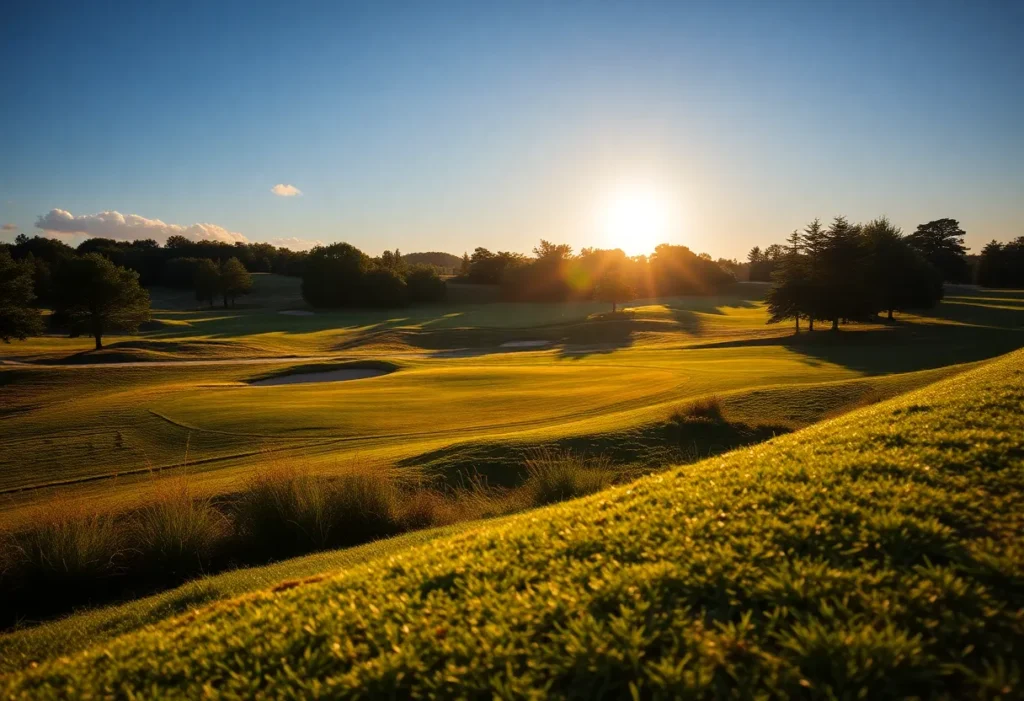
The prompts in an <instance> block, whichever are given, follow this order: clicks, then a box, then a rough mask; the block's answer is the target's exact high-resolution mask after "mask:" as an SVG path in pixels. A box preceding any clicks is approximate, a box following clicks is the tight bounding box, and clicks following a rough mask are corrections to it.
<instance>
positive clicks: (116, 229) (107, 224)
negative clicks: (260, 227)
mask: <svg viewBox="0 0 1024 701" xmlns="http://www.w3.org/2000/svg"><path fill="white" fill-rule="evenodd" d="M36 228H38V229H42V230H43V231H45V232H46V233H47V234H72V235H73V234H84V235H85V236H89V237H99V238H107V239H115V240H118V241H134V240H136V239H154V240H155V241H156V242H157V243H160V244H163V243H165V242H166V241H167V238H168V237H169V236H184V237H185V238H187V239H190V240H192V241H222V242H224V243H236V242H241V243H247V242H248V239H247V238H246V237H245V236H243V235H242V234H240V233H238V232H237V231H228V230H227V229H225V228H224V227H223V226H218V225H216V224H192V225H190V226H182V225H181V224H167V223H165V222H162V221H160V220H159V219H146V218H145V217H140V216H139V215H138V214H121V213H120V212H100V213H99V214H79V215H78V216H75V215H73V214H72V213H71V212H68V211H66V210H63V209H51V210H50V211H49V212H48V213H47V214H45V215H44V216H41V217H39V218H38V219H36Z"/></svg>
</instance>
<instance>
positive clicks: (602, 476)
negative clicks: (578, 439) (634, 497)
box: [523, 450, 615, 506]
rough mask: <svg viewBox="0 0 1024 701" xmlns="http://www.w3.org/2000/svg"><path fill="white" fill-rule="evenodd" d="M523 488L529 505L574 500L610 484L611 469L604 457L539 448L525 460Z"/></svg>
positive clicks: (612, 471)
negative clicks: (524, 482)
mask: <svg viewBox="0 0 1024 701" xmlns="http://www.w3.org/2000/svg"><path fill="white" fill-rule="evenodd" d="M526 470H527V474H528V477H527V480H526V484H525V485H523V491H524V492H525V493H526V495H527V496H528V498H529V500H530V503H531V505H533V506H543V505H544V504H551V503H554V502H557V501H565V500H567V499H575V498H576V497H581V496H585V495H587V494H591V493H593V492H597V491H600V490H602V489H604V488H606V487H608V486H610V485H611V483H612V481H613V478H614V474H615V473H614V469H613V467H612V463H611V460H609V459H608V458H607V457H605V456H598V457H583V456H580V455H576V454H574V453H572V452H571V451H564V452H562V451H556V450H542V451H539V452H537V453H535V454H534V455H533V456H532V457H530V458H529V459H528V460H527V461H526Z"/></svg>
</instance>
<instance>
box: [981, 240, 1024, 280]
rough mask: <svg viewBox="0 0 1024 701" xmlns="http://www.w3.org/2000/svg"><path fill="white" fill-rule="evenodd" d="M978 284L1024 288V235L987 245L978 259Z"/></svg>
mask: <svg viewBox="0 0 1024 701" xmlns="http://www.w3.org/2000/svg"><path fill="white" fill-rule="evenodd" d="M978 284H979V285H983V286H985V287H1008V288H1013V289H1022V288H1024V236H1018V237H1017V238H1015V239H1014V240H1012V241H1010V242H1009V243H999V242H998V241H991V242H989V243H988V244H986V245H985V248H983V249H982V251H981V257H980V258H979V259H978Z"/></svg>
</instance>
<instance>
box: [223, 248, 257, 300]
mask: <svg viewBox="0 0 1024 701" xmlns="http://www.w3.org/2000/svg"><path fill="white" fill-rule="evenodd" d="M251 289H252V275H250V274H249V271H248V270H246V269H245V266H244V265H242V261H240V260H238V259H237V258H228V259H227V260H226V261H224V264H223V265H222V266H221V267H220V293H221V296H223V298H224V306H225V307H227V306H228V302H229V301H230V302H231V305H232V306H234V304H235V298H236V297H238V296H239V295H247V294H249V291H250V290H251Z"/></svg>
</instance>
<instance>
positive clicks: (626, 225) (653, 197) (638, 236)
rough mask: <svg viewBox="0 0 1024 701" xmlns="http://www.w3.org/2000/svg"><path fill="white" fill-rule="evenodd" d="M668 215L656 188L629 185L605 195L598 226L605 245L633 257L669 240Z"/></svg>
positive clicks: (665, 204)
mask: <svg viewBox="0 0 1024 701" xmlns="http://www.w3.org/2000/svg"><path fill="white" fill-rule="evenodd" d="M669 218H670V217H669V207H668V204H667V203H666V202H665V200H664V199H663V198H662V197H661V196H660V194H659V193H658V192H657V191H656V190H654V189H653V188H649V187H640V186H630V187H622V188H618V189H616V190H615V191H613V192H612V193H611V194H610V195H609V196H608V197H607V199H606V200H605V202H604V205H603V208H602V211H601V213H600V217H599V226H600V229H601V233H602V235H603V236H604V240H605V245H606V246H609V247H611V248H621V249H622V250H623V251H625V253H626V254H627V255H631V256H636V255H641V254H650V253H651V252H653V251H654V247H655V246H657V245H658V244H659V243H665V242H666V241H667V240H668V236H669V223H670V222H669Z"/></svg>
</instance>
